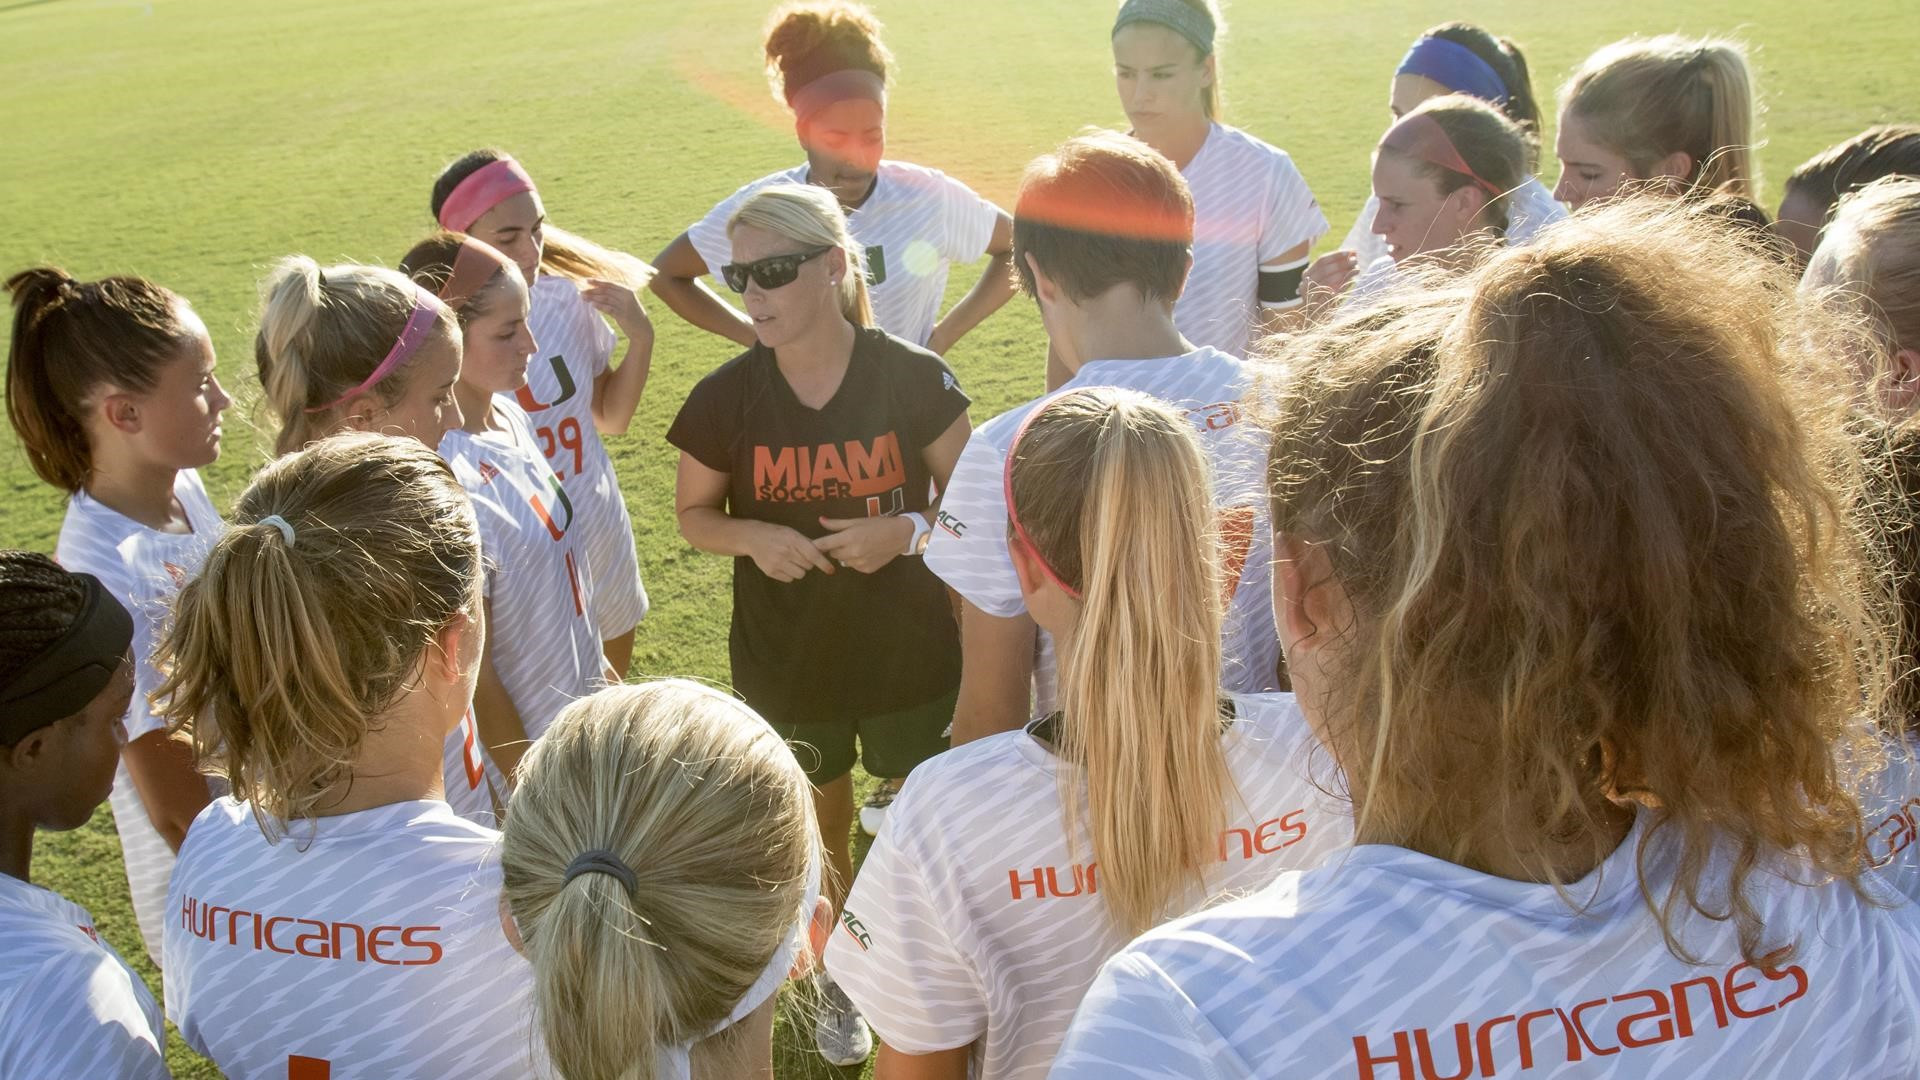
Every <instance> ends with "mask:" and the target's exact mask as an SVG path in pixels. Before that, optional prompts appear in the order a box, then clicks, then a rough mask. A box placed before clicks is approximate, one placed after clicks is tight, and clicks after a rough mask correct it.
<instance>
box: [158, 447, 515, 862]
mask: <svg viewBox="0 0 1920 1080" xmlns="http://www.w3.org/2000/svg"><path fill="white" fill-rule="evenodd" d="M270 516H278V517H280V518H281V519H283V520H284V521H285V522H286V523H287V526H288V529H289V530H290V532H291V533H292V536H291V538H289V537H287V536H285V535H283V534H282V533H281V531H280V528H279V526H277V525H275V524H272V523H270V522H266V521H264V520H263V519H265V518H267V517H270ZM480 573H481V563H480V534H479V526H478V524H477V523H476V522H475V520H474V516H473V504H472V503H471V502H470V501H469V500H468V498H467V493H466V491H465V490H464V489H462V488H461V487H460V482H459V481H458V480H456V479H455V478H454V475H453V472H452V470H450V469H448V468H447V465H446V463H445V462H444V461H441V460H440V458H439V456H438V455H437V454H435V453H434V452H433V451H432V450H430V449H428V448H427V447H425V446H423V445H421V444H420V442H419V440H417V439H399V438H390V437H388V436H384V435H369V434H343V435H335V436H332V437H331V438H327V439H322V440H321V441H319V442H316V443H314V444H312V445H311V446H308V447H307V448H306V449H304V450H301V451H298V452H296V453H292V454H288V455H287V456H286V457H283V458H280V459H279V460H277V461H274V462H273V463H271V464H269V465H268V466H267V467H266V468H265V469H262V470H261V471H260V475H259V476H257V477H255V478H254V481H253V483H252V484H250V485H249V486H248V487H247V490H246V492H245V493H244V494H243V495H241V496H240V502H239V504H238V505H237V506H235V508H234V513H233V527H232V528H230V529H229V530H228V531H227V533H226V535H225V536H223V537H221V539H220V542H219V543H218V544H216V545H214V548H213V551H212V553H211V554H209V555H208V556H207V561H206V563H205V564H204V565H203V566H202V567H201V570H200V574H199V576H198V577H196V578H194V579H193V580H192V581H189V582H188V583H187V584H186V585H185V586H184V587H183V588H182V589H181V590H180V595H179V598H178V599H177V600H176V602H175V605H174V614H173V618H172V620H171V622H170V624H169V625H168V626H167V628H166V630H165V632H164V634H163V636H162V638H161V642H160V645H159V649H158V653H157V660H156V663H157V664H158V665H159V667H160V669H161V670H162V671H164V672H165V673H166V677H165V680H164V681H163V682H162V683H161V684H160V687H159V689H157V690H155V691H154V694H153V697H154V703H155V706H156V711H157V713H158V715H160V716H162V717H164V718H165V719H166V721H167V725H168V729H169V730H171V731H175V732H179V731H190V732H191V733H192V736H193V743H194V752H195V755H196V757H198V758H199V760H200V763H201V767H202V768H204V769H208V770H210V771H212V772H215V773H217V774H218V775H220V776H223V777H225V778H226V779H227V782H228V783H229V784H231V785H232V787H233V795H234V797H235V798H237V799H240V800H243V801H245V802H247V803H249V804H251V805H252V807H253V812H254V817H255V818H256V819H257V820H258V821H259V822H260V826H261V829H262V831H263V832H265V833H266V835H267V836H268V837H270V838H273V837H278V836H279V835H281V834H282V833H284V832H285V830H286V827H287V825H288V823H289V822H291V821H293V820H295V819H298V818H310V817H314V816H316V815H318V814H319V813H321V812H324V810H325V808H326V807H327V806H328V805H330V804H332V803H334V802H336V801H338V800H339V799H340V798H341V797H342V796H343V795H345V794H346V792H347V790H348V788H349V787H350V786H351V785H352V783H353V772H354V764H355V761H356V759H357V758H358V756H359V752H360V744H361V742H362V741H363V740H364V739H365V738H366V736H367V733H368V731H369V730H371V729H372V728H373V726H374V725H376V724H378V723H380V722H381V720H380V718H381V714H383V713H384V712H385V711H386V710H387V709H389V708H391V707H392V706H393V703H394V702H395V701H396V700H398V699H399V698H400V697H401V695H402V694H404V693H405V692H406V691H407V688H408V687H409V686H411V685H413V684H414V682H415V680H416V679H417V678H418V676H419V673H420V669H421V663H422V660H423V658H424V657H425V655H426V653H427V650H428V649H429V647H431V645H432V643H433V641H434V638H435V636H436V635H437V634H439V632H440V631H441V630H442V629H444V628H445V627H446V626H447V625H448V624H449V623H451V622H453V621H454V619H456V618H458V617H460V616H463V615H473V614H475V613H477V611H478V608H479V603H480ZM202 717H205V718H207V719H210V720H211V721H212V722H211V723H198V722H197V721H198V720H199V719H200V718H202Z"/></svg>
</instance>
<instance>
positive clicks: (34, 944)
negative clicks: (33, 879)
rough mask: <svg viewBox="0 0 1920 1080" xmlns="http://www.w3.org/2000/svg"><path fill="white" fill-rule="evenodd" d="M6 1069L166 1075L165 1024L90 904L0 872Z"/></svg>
mask: <svg viewBox="0 0 1920 1080" xmlns="http://www.w3.org/2000/svg"><path fill="white" fill-rule="evenodd" d="M0 956H4V957H6V963H4V964H0V1076H4V1077H6V1078H7V1080H72V1078H75V1077H96V1076H97V1077H113V1078H115V1080H160V1078H164V1077H166V1076H167V1075H168V1074H167V1065H166V1061H165V1059H164V1058H162V1057H161V1048H162V1047H164V1046H165V1045H166V1041H167V1035H166V1027H165V1026H164V1025H163V1023H162V1022H161V1019H160V1006H158V1005H156V1004H154V1001H153V995H152V994H150V993H148V992H147V986H146V984H145V983H143V982H141V981H140V977H139V976H138V975H135V974H134V973H133V970H132V969H131V968H129V967H127V962H126V961H125V960H122V959H120V954H119V953H116V952H114V951H113V946H111V945H108V944H107V943H106V942H105V941H102V940H101V939H100V935H99V933H98V932H96V931H95V930H94V928H93V917H92V916H91V915H88V914H87V911H86V909H85V908H83V907H81V906H80V905H78V904H76V903H74V902H72V901H70V900H68V899H67V898H66V897H64V896H61V895H60V894H59V893H55V892H50V891H48V890H46V889H43V888H41V887H39V886H38V885H31V884H28V883H27V882H24V881H21V880H20V879H19V878H16V877H11V876H9V875H6V874H0Z"/></svg>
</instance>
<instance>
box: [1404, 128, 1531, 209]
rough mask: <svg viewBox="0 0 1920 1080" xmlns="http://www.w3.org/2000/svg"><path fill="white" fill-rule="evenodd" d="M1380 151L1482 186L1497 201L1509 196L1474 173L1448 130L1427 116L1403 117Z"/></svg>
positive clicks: (1502, 189) (1500, 188)
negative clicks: (1423, 163)
mask: <svg viewBox="0 0 1920 1080" xmlns="http://www.w3.org/2000/svg"><path fill="white" fill-rule="evenodd" d="M1380 149H1382V150H1391V151H1393V152H1394V153H1396V154H1400V155H1402V156H1404V157H1410V158H1412V159H1414V160H1415V161H1424V162H1426V163H1427V164H1429V165H1433V166H1436V167H1438V168H1442V169H1445V170H1447V171H1448V172H1450V173H1454V174H1455V175H1458V176H1464V177H1466V178H1467V179H1469V180H1471V181H1473V182H1474V183H1476V184H1478V185H1480V187H1481V188H1482V189H1484V190H1485V191H1486V192H1487V194H1488V195H1489V196H1491V197H1493V198H1496V199H1497V198H1499V197H1500V196H1502V195H1504V194H1506V189H1505V188H1502V187H1501V186H1500V185H1498V184H1496V183H1494V182H1492V181H1491V180H1488V179H1486V178H1485V177H1482V176H1481V175H1480V174H1479V173H1477V172H1474V171H1473V166H1471V165H1468V164H1467V161H1466V159H1465V158H1463V157H1461V156H1460V151H1459V150H1457V149H1455V147H1454V145H1453V140H1452V139H1449V138H1448V137H1447V129H1446V128H1443V127H1441V126H1440V121H1438V120H1435V119H1434V118H1433V117H1432V116H1430V115H1428V114H1427V113H1414V114H1413V115H1412V116H1407V117H1403V118H1402V119H1401V120H1400V122H1399V123H1397V124H1395V125H1393V126H1392V127H1390V128H1388V129H1387V133H1386V134H1385V135H1382V136H1380Z"/></svg>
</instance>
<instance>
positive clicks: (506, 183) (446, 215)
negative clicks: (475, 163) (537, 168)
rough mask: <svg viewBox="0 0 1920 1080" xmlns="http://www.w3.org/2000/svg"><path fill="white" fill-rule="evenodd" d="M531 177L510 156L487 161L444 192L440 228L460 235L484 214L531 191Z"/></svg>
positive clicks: (532, 188)
mask: <svg viewBox="0 0 1920 1080" xmlns="http://www.w3.org/2000/svg"><path fill="white" fill-rule="evenodd" d="M532 190H534V187H533V177H531V176H528V175H527V170H525V169H523V168H521V167H520V163H519V162H517V161H515V160H513V159H512V158H510V157H503V158H501V159H500V160H498V161H493V162H489V163H487V164H486V165H483V166H481V167H480V168H479V169H476V170H474V172H472V173H471V174H469V175H468V176H467V178H466V179H465V180H462V181H460V182H459V183H458V184H455V185H454V186H453V190H452V191H450V192H448V193H447V201H446V202H443V203H441V204H440V225H441V227H442V228H445V229H447V230H449V231H451V232H458V233H463V232H466V231H467V230H468V229H471V228H473V223H474V222H476V221H479V220H480V216H481V215H482V214H485V213H486V212H487V211H489V210H491V209H493V208H494V207H496V206H499V205H500V204H501V203H503V202H506V201H507V200H508V199H511V198H513V197H514V196H515V195H518V194H520V193H521V192H523V191H532Z"/></svg>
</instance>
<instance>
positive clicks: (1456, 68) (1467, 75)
mask: <svg viewBox="0 0 1920 1080" xmlns="http://www.w3.org/2000/svg"><path fill="white" fill-rule="evenodd" d="M1394 74H1395V75H1424V76H1426V77H1427V78H1429V79H1432V80H1433V81H1434V82H1437V83H1439V84H1440V85H1441V86H1444V87H1446V88H1447V89H1449V90H1453V91H1456V92H1458V93H1462V94H1470V95H1472V96H1474V97H1477V98H1479V99H1480V100H1482V101H1491V102H1493V103H1494V104H1495V105H1505V104H1506V103H1507V98H1508V97H1510V96H1511V95H1510V94H1509V93H1508V92H1507V84H1506V81H1505V80H1503V79H1502V78H1500V73H1499V72H1497V71H1495V70H1493V67H1492V65H1490V64H1488V63H1487V62H1486V61H1485V60H1482V59H1480V57H1478V56H1476V55H1474V51H1473V50H1472V49H1469V48H1467V47H1466V46H1465V45H1462V44H1460V43H1459V42H1457V41H1448V40H1447V39H1446V38H1437V37H1423V38H1421V39H1420V40H1419V41H1416V42H1414V43H1413V48H1411V49H1408V50H1407V55H1406V56H1405V57H1402V58H1401V60H1400V67H1399V68H1398V69H1396V70H1395V71H1394Z"/></svg>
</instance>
